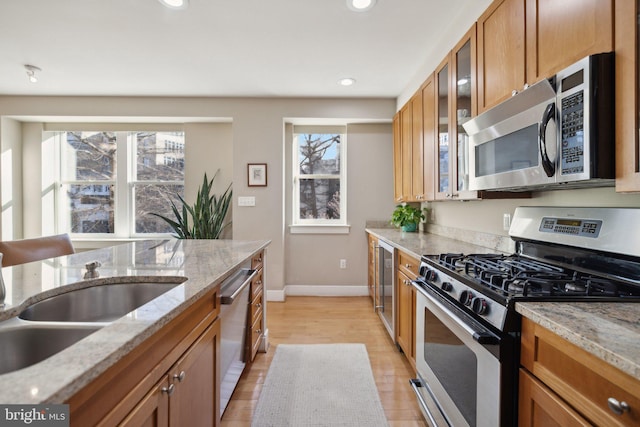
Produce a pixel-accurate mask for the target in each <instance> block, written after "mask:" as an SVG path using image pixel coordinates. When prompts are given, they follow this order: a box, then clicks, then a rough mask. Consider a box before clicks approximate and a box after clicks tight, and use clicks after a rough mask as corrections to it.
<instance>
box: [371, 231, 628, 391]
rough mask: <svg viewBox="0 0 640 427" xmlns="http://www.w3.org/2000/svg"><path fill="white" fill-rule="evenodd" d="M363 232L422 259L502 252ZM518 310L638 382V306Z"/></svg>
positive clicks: (433, 237)
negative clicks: (443, 255)
mask: <svg viewBox="0 0 640 427" xmlns="http://www.w3.org/2000/svg"><path fill="white" fill-rule="evenodd" d="M366 231H367V232H369V233H371V234H372V235H374V236H376V237H378V238H379V239H382V240H384V241H386V242H388V243H390V244H391V245H392V246H394V247H396V248H398V249H400V250H403V251H405V252H408V253H410V254H412V255H414V256H415V257H416V258H420V256H421V255H422V254H439V253H446V252H460V253H489V252H493V253H495V252H500V251H499V250H498V249H497V247H499V245H498V244H496V241H494V240H492V239H486V238H485V239H484V240H482V241H483V242H485V244H487V246H486V247H485V246H481V245H474V244H470V243H467V242H463V241H460V240H455V239H450V238H447V237H444V236H440V235H437V234H428V233H405V232H402V231H399V230H397V229H392V228H371V229H367V230H366ZM516 311H517V312H518V313H520V314H521V315H522V316H525V317H527V318H529V319H531V320H532V321H534V322H536V323H538V324H540V325H541V326H543V327H545V328H547V329H549V330H550V331H552V332H554V333H556V334H557V335H559V336H561V337H562V338H564V339H566V340H567V341H569V342H571V343H572V344H575V345H577V346H578V347H580V348H582V349H584V350H586V351H588V352H589V353H591V354H593V355H594V356H596V357H599V358H600V359H602V360H604V361H606V362H607V363H609V364H611V365H612V366H614V367H616V368H618V369H620V370H621V371H623V372H625V373H627V374H629V375H631V376H632V377H634V378H636V379H638V380H640V303H618V302H611V303H605V302H567V303H559V302H518V303H516Z"/></svg>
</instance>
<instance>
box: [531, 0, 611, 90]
mask: <svg viewBox="0 0 640 427" xmlns="http://www.w3.org/2000/svg"><path fill="white" fill-rule="evenodd" d="M613 3H614V2H613V0H563V1H557V0H526V21H527V22H526V33H527V35H526V37H527V45H526V46H527V49H526V50H527V58H526V61H527V83H529V84H533V83H536V82H538V81H540V80H542V79H544V78H548V77H550V76H552V75H554V74H555V73H557V72H558V71H560V70H562V69H563V68H565V67H567V66H569V65H571V64H573V63H574V62H576V61H578V60H580V59H582V58H584V57H585V56H588V55H590V54H594V53H601V52H611V51H613V28H614V26H613Z"/></svg>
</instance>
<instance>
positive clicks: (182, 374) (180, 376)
mask: <svg viewBox="0 0 640 427" xmlns="http://www.w3.org/2000/svg"><path fill="white" fill-rule="evenodd" d="M185 375H186V374H185V372H184V371H180V373H179V374H173V379H174V380H178V382H182V380H183V379H184V377H185Z"/></svg>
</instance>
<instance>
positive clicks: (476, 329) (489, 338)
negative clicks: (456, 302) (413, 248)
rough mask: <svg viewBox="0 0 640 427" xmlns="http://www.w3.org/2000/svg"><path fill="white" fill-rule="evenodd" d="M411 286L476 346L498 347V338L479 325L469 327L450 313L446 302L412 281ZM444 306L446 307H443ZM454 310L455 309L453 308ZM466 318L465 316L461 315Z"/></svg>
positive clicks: (458, 317) (450, 310) (457, 316)
mask: <svg viewBox="0 0 640 427" xmlns="http://www.w3.org/2000/svg"><path fill="white" fill-rule="evenodd" d="M411 285H413V287H414V288H416V289H417V290H418V292H420V293H421V294H422V295H424V296H425V297H426V298H427V299H428V300H429V301H431V302H432V303H433V304H435V305H436V306H437V307H438V308H439V309H440V310H442V311H443V312H444V313H445V314H446V315H447V316H449V318H450V319H451V320H452V321H453V322H455V323H456V324H457V325H458V326H459V327H461V328H462V329H463V330H464V331H465V332H466V333H467V334H468V335H470V336H471V337H473V339H474V340H475V341H477V342H478V344H482V345H499V344H500V337H499V336H498V335H496V334H494V333H493V332H491V331H490V330H488V329H485V328H484V327H482V326H481V325H469V324H468V323H467V322H465V321H464V320H463V319H461V318H460V316H459V315H456V314H454V313H453V312H452V309H449V308H448V307H447V306H446V305H450V303H448V302H446V301H441V300H440V298H439V297H438V298H437V297H436V296H434V295H431V292H430V291H429V290H428V289H425V288H424V287H423V286H422V285H420V284H419V283H418V282H416V281H414V280H412V281H411ZM445 304H446V305H445ZM454 309H455V308H454ZM463 315H465V316H466V314H464V313H463Z"/></svg>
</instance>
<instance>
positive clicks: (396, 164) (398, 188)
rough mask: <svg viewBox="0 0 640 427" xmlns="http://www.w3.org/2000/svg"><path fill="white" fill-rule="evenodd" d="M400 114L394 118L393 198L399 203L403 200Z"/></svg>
mask: <svg viewBox="0 0 640 427" xmlns="http://www.w3.org/2000/svg"><path fill="white" fill-rule="evenodd" d="M401 127H402V125H401V123H400V112H399V111H398V112H397V113H396V115H395V116H393V197H394V199H395V201H396V202H397V203H399V202H401V201H402V200H403V197H404V196H403V194H402V139H401V138H402V137H401V133H402V132H401Z"/></svg>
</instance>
